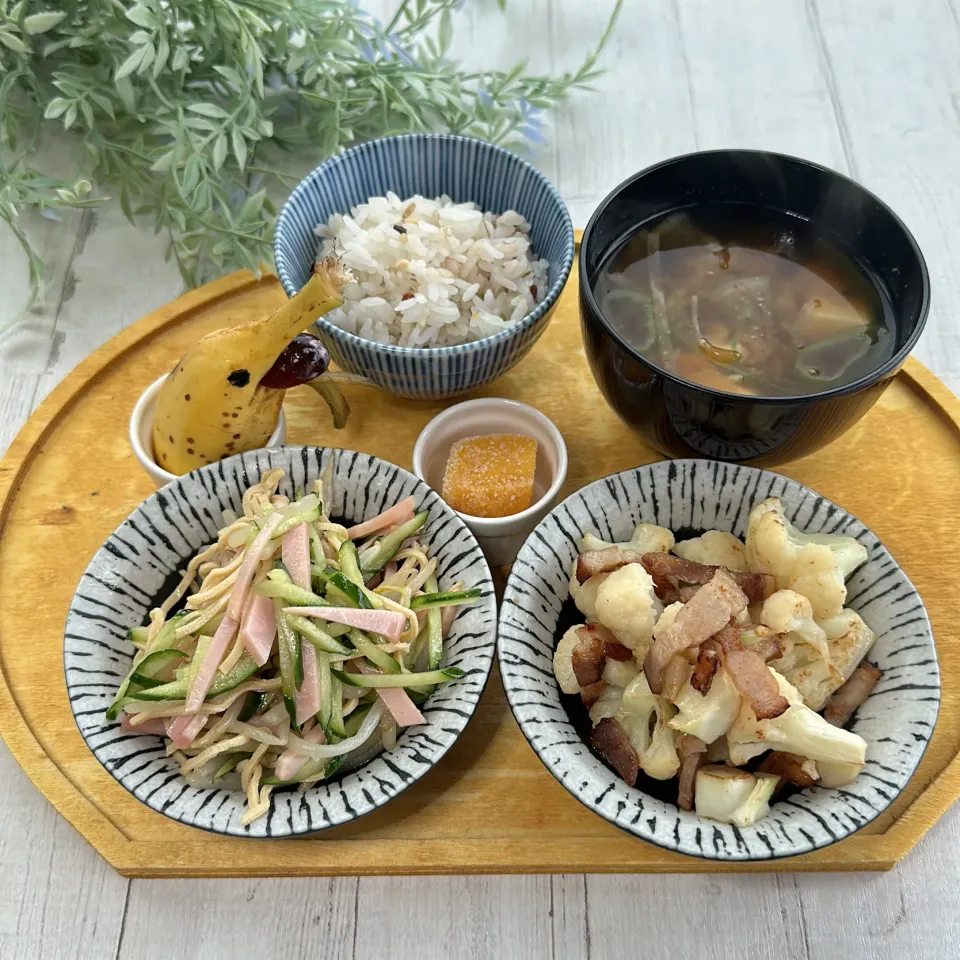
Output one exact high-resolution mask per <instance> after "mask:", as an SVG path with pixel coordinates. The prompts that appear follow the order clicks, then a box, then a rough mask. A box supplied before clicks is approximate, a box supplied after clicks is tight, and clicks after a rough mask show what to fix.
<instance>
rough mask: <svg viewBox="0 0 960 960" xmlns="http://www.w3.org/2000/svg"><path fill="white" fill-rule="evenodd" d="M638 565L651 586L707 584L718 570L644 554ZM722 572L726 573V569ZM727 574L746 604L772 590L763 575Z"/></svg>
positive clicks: (662, 555) (772, 583)
mask: <svg viewBox="0 0 960 960" xmlns="http://www.w3.org/2000/svg"><path fill="white" fill-rule="evenodd" d="M641 563H642V564H643V568H644V570H646V571H647V573H649V574H650V576H651V577H652V578H653V582H654V584H655V585H656V584H657V583H658V582H660V583H662V582H663V581H665V580H669V581H673V582H676V583H687V584H698V583H700V584H702V583H709V582H710V581H711V580H712V579H713V577H714V575H715V574H716V572H717V571H718V570H719V569H721V568H720V567H715V566H712V565H710V564H707V563H695V562H694V561H693V560H684V559H683V558H682V557H675V556H673V554H671V553H645V554H644V555H643V557H642V558H641ZM723 569H724V570H726V567H724V568H723ZM727 573H728V574H729V575H730V577H731V578H732V579H733V580H734V581H735V582H736V584H737V586H738V587H740V589H741V590H742V591H743V592H744V593H745V594H746V595H747V599H748V600H749V601H750V603H760V602H762V601H763V600H766V599H767V597H769V596H770V594H771V593H773V591H774V590H775V589H776V581H775V580H774V578H773V577H771V576H770V575H769V574H767V573H742V572H740V571H736V570H735V571H730V570H727ZM691 599H692V598H691Z"/></svg>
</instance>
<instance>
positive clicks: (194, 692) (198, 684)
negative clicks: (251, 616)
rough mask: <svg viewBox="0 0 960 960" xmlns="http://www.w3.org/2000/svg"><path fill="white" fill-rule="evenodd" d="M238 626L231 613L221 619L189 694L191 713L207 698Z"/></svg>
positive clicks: (188, 702) (188, 700) (188, 701)
mask: <svg viewBox="0 0 960 960" xmlns="http://www.w3.org/2000/svg"><path fill="white" fill-rule="evenodd" d="M237 626H238V624H237V621H236V620H233V619H231V618H230V616H229V615H227V616H225V617H224V618H223V620H221V621H220V626H219V627H217V632H216V633H215V634H214V635H213V639H212V640H211V641H210V646H208V647H207V654H206V656H205V657H204V658H203V663H201V664H200V670H199V671H198V672H197V679H196V680H194V681H193V686H192V687H191V688H190V692H189V693H188V694H187V710H188V711H189V712H190V713H196V712H197V710H199V709H200V706H201V704H202V703H203V701H204V699H205V698H206V696H207V691H208V690H209V689H210V685H211V684H212V683H213V678H214V677H215V676H216V674H217V667H219V666H220V661H221V660H222V659H223V655H224V654H225V653H226V652H227V647H228V646H230V641H231V640H232V639H233V638H234V636H235V635H236V632H237ZM191 739H192V738H191Z"/></svg>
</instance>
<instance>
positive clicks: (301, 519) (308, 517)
mask: <svg viewBox="0 0 960 960" xmlns="http://www.w3.org/2000/svg"><path fill="white" fill-rule="evenodd" d="M319 519H320V508H319V507H314V508H313V509H312V510H307V511H305V512H304V513H298V514H297V515H296V516H293V517H287V519H286V520H284V521H283V523H281V524H280V525H279V526H278V527H277V529H276V530H274V531H273V536H272V537H271V538H270V539H271V540H278V539H279V538H280V537H282V536H283V535H284V534H285V533H287V532H289V531H290V530H292V529H293V528H294V527H299V526H300V524H301V523H313V522H314V521H315V520H319Z"/></svg>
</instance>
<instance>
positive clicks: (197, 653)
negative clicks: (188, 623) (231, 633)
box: [184, 636, 219, 690]
mask: <svg viewBox="0 0 960 960" xmlns="http://www.w3.org/2000/svg"><path fill="white" fill-rule="evenodd" d="M212 642H213V637H204V636H200V637H198V638H197V647H196V649H195V650H194V651H193V659H192V660H191V661H190V663H188V664H187V667H186V670H185V671H184V675H185V678H186V681H187V690H192V689H193V685H194V684H195V683H196V682H197V674H198V673H200V667H201V666H202V665H203V659H204V657H206V655H207V650H208V649H209V647H210V644H211V643H212ZM217 673H219V670H218V671H217Z"/></svg>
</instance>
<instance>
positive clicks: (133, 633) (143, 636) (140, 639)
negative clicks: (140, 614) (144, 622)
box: [127, 627, 150, 647]
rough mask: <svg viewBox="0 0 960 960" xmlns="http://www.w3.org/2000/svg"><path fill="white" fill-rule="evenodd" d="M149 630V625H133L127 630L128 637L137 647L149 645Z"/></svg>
mask: <svg viewBox="0 0 960 960" xmlns="http://www.w3.org/2000/svg"><path fill="white" fill-rule="evenodd" d="M149 632H150V628H149V627H131V628H130V629H129V630H128V631H127V639H128V640H129V641H130V642H131V643H132V644H133V645H134V646H135V647H145V646H146V645H147V634H148V633H149Z"/></svg>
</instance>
